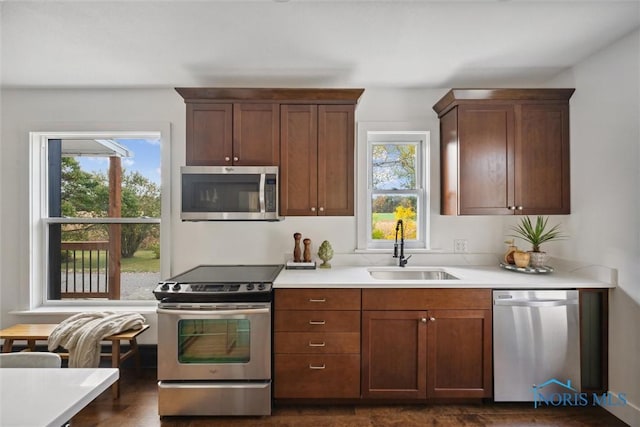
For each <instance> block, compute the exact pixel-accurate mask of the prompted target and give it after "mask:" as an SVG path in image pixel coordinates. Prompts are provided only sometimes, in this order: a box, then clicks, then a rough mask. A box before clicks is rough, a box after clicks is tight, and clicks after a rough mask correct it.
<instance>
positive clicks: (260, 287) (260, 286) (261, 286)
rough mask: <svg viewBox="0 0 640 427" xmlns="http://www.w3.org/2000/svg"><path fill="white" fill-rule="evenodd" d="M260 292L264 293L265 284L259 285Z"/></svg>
mask: <svg viewBox="0 0 640 427" xmlns="http://www.w3.org/2000/svg"><path fill="white" fill-rule="evenodd" d="M258 290H259V291H264V283H259V284H258Z"/></svg>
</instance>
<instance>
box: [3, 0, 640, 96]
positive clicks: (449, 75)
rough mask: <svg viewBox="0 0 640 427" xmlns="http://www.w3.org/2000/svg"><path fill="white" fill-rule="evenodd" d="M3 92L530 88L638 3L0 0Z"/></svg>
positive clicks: (633, 17)
mask: <svg viewBox="0 0 640 427" xmlns="http://www.w3.org/2000/svg"><path fill="white" fill-rule="evenodd" d="M0 15H1V24H2V26H1V48H0V49H1V50H0V52H1V56H0V60H1V74H0V81H1V83H2V86H3V87H54V88H75V87H82V88H86V87H98V88H102V87H124V88H130V87H175V86H237V87H243V86H244V87H258V86H260V87H270V86H271V87H274V86H283V87H364V88H371V87H393V88H443V87H479V86H486V87H489V86H509V85H535V84H541V83H544V82H545V81H546V80H547V79H549V78H551V77H553V76H554V75H556V74H557V73H558V72H561V71H562V70H565V69H566V68H568V67H571V66H572V65H573V64H575V63H576V62H578V61H580V60H582V59H584V58H586V57H588V56H589V55H591V54H592V53H594V52H596V51H597V50H599V49H601V48H603V47H605V46H607V45H608V44H610V43H612V42H613V41H615V40H617V39H619V38H620V37H622V36H624V35H626V34H628V33H629V32H631V31H633V30H634V29H636V28H638V27H639V25H640V0H632V1H615V0H601V1H583V0H573V1H558V0H556V1H540V0H538V1H525V0H521V1H518V0H513V1H490V0H484V1H483V0H480V1H478V0H476V1H472V2H465V1H434V0H414V1H372V0H360V1H357V0H352V1H329V0H324V1H313V0H290V1H288V2H282V1H273V0H262V1H243V0H228V1H220V0H201V1H183V0H173V1H171V0H169V1H166V0H165V1H107V2H98V1H83V2H80V1H69V2H63V1H57V0H48V1H12V0H5V1H4V2H2V1H1V0H0Z"/></svg>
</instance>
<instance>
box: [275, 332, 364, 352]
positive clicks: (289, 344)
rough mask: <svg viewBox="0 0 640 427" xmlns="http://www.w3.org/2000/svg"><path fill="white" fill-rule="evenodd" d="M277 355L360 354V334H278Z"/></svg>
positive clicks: (276, 341) (276, 335) (276, 338)
mask: <svg viewBox="0 0 640 427" xmlns="http://www.w3.org/2000/svg"><path fill="white" fill-rule="evenodd" d="M274 352H275V353H307V354H326V353H353V354H359V353H360V334H359V333H358V332H330V333H322V332H276V333H275V334H274Z"/></svg>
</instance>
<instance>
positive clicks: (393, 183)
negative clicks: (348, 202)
mask: <svg viewBox="0 0 640 427" xmlns="http://www.w3.org/2000/svg"><path fill="white" fill-rule="evenodd" d="M366 135H367V144H366V146H367V155H366V159H367V164H366V166H367V178H366V179H367V186H366V189H367V195H366V202H365V206H364V209H366V210H365V212H366V248H367V249H383V248H391V247H393V243H394V241H395V238H396V224H397V222H398V220H402V221H403V224H404V227H403V228H404V238H405V247H407V248H427V247H428V239H427V236H428V222H427V221H428V211H429V209H428V206H429V203H428V202H429V200H428V193H427V191H426V189H427V188H428V187H427V177H428V161H427V159H428V138H429V134H428V132H408V131H407V132H402V131H399V132H395V131H393V132H392V131H368V132H367V134H366Z"/></svg>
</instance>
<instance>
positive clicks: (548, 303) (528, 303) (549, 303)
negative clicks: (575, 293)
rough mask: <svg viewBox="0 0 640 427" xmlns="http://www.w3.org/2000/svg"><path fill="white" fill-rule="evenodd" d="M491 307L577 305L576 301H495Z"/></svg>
mask: <svg viewBox="0 0 640 427" xmlns="http://www.w3.org/2000/svg"><path fill="white" fill-rule="evenodd" d="M493 305H499V306H504V307H562V306H566V305H578V300H577V299H546V300H511V299H496V300H494V301H493Z"/></svg>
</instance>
